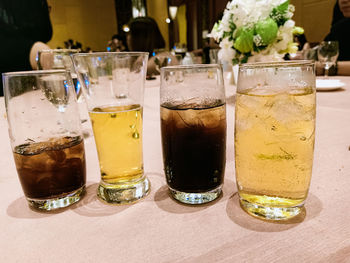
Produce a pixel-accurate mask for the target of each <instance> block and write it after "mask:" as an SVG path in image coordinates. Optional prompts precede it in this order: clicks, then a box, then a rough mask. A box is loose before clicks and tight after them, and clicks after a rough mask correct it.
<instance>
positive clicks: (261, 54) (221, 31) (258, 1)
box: [209, 0, 304, 64]
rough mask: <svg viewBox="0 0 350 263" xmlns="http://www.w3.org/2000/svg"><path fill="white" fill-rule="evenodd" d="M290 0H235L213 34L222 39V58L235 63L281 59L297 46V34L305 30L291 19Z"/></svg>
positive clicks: (228, 5)
mask: <svg viewBox="0 0 350 263" xmlns="http://www.w3.org/2000/svg"><path fill="white" fill-rule="evenodd" d="M293 12H294V6H293V5H291V4H289V0H232V1H231V2H229V3H228V4H227V6H226V9H225V11H224V14H223V17H222V20H221V21H218V22H217V23H215V25H214V27H213V29H212V31H211V33H210V34H209V36H210V37H213V38H214V39H215V40H216V41H218V42H219V43H220V48H221V49H220V51H219V54H218V56H219V59H220V60H223V61H229V62H232V63H233V64H238V63H246V62H260V61H280V60H283V57H284V55H285V54H286V53H295V52H296V51H297V50H298V47H297V45H298V44H297V43H295V42H294V35H295V34H302V33H304V30H303V29H302V28H300V27H296V26H295V22H294V21H293V20H292V19H291V18H292V16H293Z"/></svg>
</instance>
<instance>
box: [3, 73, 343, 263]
mask: <svg viewBox="0 0 350 263" xmlns="http://www.w3.org/2000/svg"><path fill="white" fill-rule="evenodd" d="M339 78H340V79H341V80H342V81H344V82H345V83H346V86H345V87H344V89H341V90H338V91H329V92H317V103H318V106H317V124H316V125H317V131H316V145H315V158H314V169H313V177H312V182H311V188H310V194H309V197H308V199H307V201H306V212H305V214H304V215H303V216H300V217H298V218H297V219H296V220H293V221H292V222H289V223H280V224H276V223H269V222H265V221H261V220H258V219H255V218H253V217H251V216H249V215H247V214H246V213H245V212H243V210H242V209H241V208H240V207H239V203H238V197H237V194H236V192H237V190H236V186H235V175H234V154H233V123H234V96H233V94H234V93H235V91H234V88H233V87H228V88H227V98H228V101H227V103H228V104H227V105H228V107H227V115H228V116H227V117H228V119H227V120H228V140H227V144H228V145H227V165H226V175H225V184H224V188H223V195H222V197H221V198H220V199H219V200H217V201H215V202H213V203H210V204H208V205H202V206H186V205H182V204H179V203H177V202H175V201H174V200H172V199H171V198H170V197H169V196H168V192H167V188H166V182H165V178H164V174H163V170H162V169H163V168H162V167H163V166H162V155H161V141H160V124H159V80H158V79H157V80H153V81H147V83H146V88H145V105H144V166H145V173H146V174H147V176H148V177H149V178H150V181H151V184H152V189H151V193H150V194H149V195H148V196H147V197H146V198H145V199H143V200H141V201H139V202H138V203H136V204H133V205H125V206H108V205H105V204H103V203H101V202H100V201H99V200H98V199H97V198H96V194H95V193H96V187H97V184H98V182H99V168H98V161H97V154H96V150H95V148H94V141H93V137H92V136H90V137H88V138H87V139H86V140H85V145H86V150H87V152H86V157H87V195H86V196H85V198H84V199H83V200H82V201H81V202H79V203H78V204H75V205H73V206H71V207H70V208H68V209H66V210H64V211H61V212H55V213H38V212H34V211H32V210H30V209H29V208H28V206H27V204H26V201H25V198H24V196H23V192H22V189H21V186H20V183H19V180H18V178H17V173H16V169H15V166H14V162H13V157H12V153H11V148H10V144H9V139H8V133H7V122H6V119H5V116H4V113H5V109H4V100H3V98H1V99H0V156H1V158H0V195H1V198H0V262H350V151H349V146H350V77H339Z"/></svg>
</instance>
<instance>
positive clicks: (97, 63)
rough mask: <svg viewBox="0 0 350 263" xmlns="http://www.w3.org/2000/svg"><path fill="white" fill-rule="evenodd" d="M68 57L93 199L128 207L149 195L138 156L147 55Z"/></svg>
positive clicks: (131, 53) (130, 53)
mask: <svg viewBox="0 0 350 263" xmlns="http://www.w3.org/2000/svg"><path fill="white" fill-rule="evenodd" d="M72 57H73V62H74V66H75V70H76V72H77V74H78V79H79V81H80V83H82V87H83V95H84V97H85V101H86V102H87V106H88V111H89V115H90V119H91V123H92V129H93V133H94V137H95V143H96V147H97V153H98V158H99V163H100V171H101V182H100V184H99V187H98V190H97V194H98V197H99V198H100V199H101V200H102V201H105V202H106V203H109V204H124V203H130V202H134V201H136V200H138V199H140V198H142V197H144V196H146V195H147V194H148V192H149V190H150V183H149V180H148V179H147V178H146V176H145V175H144V171H143V153H142V111H143V92H144V84H145V78H146V72H147V59H148V53H144V52H100V53H98V52H97V53H89V54H84V53H79V54H74V55H73V56H72Z"/></svg>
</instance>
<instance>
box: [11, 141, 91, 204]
mask: <svg viewBox="0 0 350 263" xmlns="http://www.w3.org/2000/svg"><path fill="white" fill-rule="evenodd" d="M14 159H15V163H16V168H17V172H18V176H19V179H20V181H21V184H22V188H23V191H24V194H25V195H26V197H29V198H44V199H47V198H54V197H59V196H61V195H63V194H64V193H69V192H72V191H75V190H77V189H79V188H80V187H82V186H84V185H85V181H86V165H85V151H84V142H83V140H82V139H81V138H80V137H74V138H73V137H64V138H59V139H52V140H50V141H47V142H40V143H29V144H23V145H19V146H17V147H16V148H15V150H14Z"/></svg>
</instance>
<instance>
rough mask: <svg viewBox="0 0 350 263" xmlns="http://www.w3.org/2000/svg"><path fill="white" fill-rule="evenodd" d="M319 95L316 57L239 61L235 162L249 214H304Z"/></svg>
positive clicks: (270, 216) (266, 216)
mask: <svg viewBox="0 0 350 263" xmlns="http://www.w3.org/2000/svg"><path fill="white" fill-rule="evenodd" d="M315 94H316V93H315V68H314V63H313V62H311V61H298V62H281V63H277V62H276V63H255V64H243V65H240V67H239V78H238V86H237V96H236V106H235V107H236V110H235V166H236V182H237V188H238V193H239V198H240V203H241V206H242V208H243V209H244V210H245V211H247V212H248V213H249V214H251V215H253V216H256V217H260V218H263V219H270V220H283V219H289V218H292V217H294V216H296V215H298V214H299V213H300V212H301V209H302V207H303V205H304V202H305V199H306V197H307V194H308V190H309V185H310V180H311V173H312V163H313V152H314V141H315V111H316V95H315Z"/></svg>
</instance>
